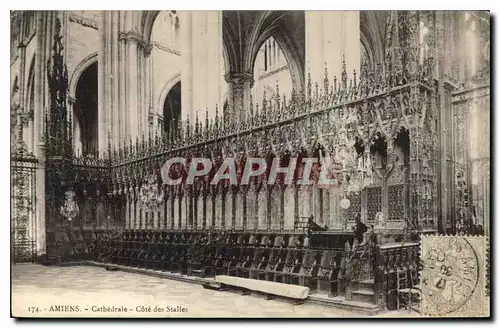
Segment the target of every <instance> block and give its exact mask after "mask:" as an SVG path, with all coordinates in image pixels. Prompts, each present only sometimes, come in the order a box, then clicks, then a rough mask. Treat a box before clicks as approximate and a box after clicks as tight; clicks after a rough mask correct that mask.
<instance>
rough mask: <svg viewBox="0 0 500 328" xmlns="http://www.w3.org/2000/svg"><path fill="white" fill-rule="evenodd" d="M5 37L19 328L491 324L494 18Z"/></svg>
mask: <svg viewBox="0 0 500 328" xmlns="http://www.w3.org/2000/svg"><path fill="white" fill-rule="evenodd" d="M10 19H11V39H10V42H11V44H10V70H11V79H10V81H11V86H10V87H11V91H10V96H11V105H10V106H11V107H10V113H11V125H10V127H11V160H10V163H11V196H10V197H11V198H10V200H11V285H12V292H11V316H12V317H15V318H55V317H57V318H136V317H142V318H319V317H321V318H362V317H363V318H366V317H368V318H373V319H376V318H402V317H407V318H420V317H426V318H429V317H431V318H449V317H474V318H485V317H490V283H489V281H490V276H489V275H490V246H489V245H490V213H491V212H490V208H491V206H490V193H491V190H490V186H491V181H490V29H491V27H490V13H489V12H487V11H391V10H385V11H290V10H282V11H269V10H262V11H242V10H240V11H224V10H220V11H178V10H163V11H120V10H116V11H19V10H14V11H11V13H10Z"/></svg>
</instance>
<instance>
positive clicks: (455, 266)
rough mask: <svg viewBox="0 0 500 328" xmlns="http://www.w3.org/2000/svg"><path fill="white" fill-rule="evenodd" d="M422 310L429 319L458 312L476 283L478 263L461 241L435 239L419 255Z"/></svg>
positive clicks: (473, 251) (460, 238)
mask: <svg viewBox="0 0 500 328" xmlns="http://www.w3.org/2000/svg"><path fill="white" fill-rule="evenodd" d="M422 261H423V268H422V271H421V276H420V278H421V281H422V285H421V286H422V306H423V309H422V310H423V311H424V312H425V313H426V314H429V315H440V314H448V313H452V312H455V311H457V310H459V309H460V308H461V307H462V306H463V305H464V304H466V303H467V301H468V300H469V299H470V298H471V296H472V295H473V293H474V290H475V289H476V286H477V284H478V281H479V260H478V257H477V254H476V251H475V250H474V248H473V247H472V245H471V244H470V243H469V242H468V241H467V239H465V238H463V237H446V238H442V239H441V238H440V239H435V240H433V242H432V245H429V247H428V248H427V249H425V250H424V254H422Z"/></svg>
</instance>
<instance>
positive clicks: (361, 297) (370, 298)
mask: <svg viewBox="0 0 500 328" xmlns="http://www.w3.org/2000/svg"><path fill="white" fill-rule="evenodd" d="M352 300H353V301H356V302H365V303H370V304H373V305H375V306H376V302H375V292H373V290H363V289H360V290H355V291H353V292H352Z"/></svg>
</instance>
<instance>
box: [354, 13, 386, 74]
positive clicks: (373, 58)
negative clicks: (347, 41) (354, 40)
mask: <svg viewBox="0 0 500 328" xmlns="http://www.w3.org/2000/svg"><path fill="white" fill-rule="evenodd" d="M359 16H360V17H359V19H360V24H359V25H360V26H359V28H360V39H361V43H362V44H363V45H364V46H365V49H366V51H367V53H368V56H369V58H370V62H371V64H372V65H374V64H383V62H384V41H383V40H384V38H383V36H384V32H385V31H384V26H385V19H386V16H387V13H386V12H384V11H380V12H372V11H361V12H360V13H359Z"/></svg>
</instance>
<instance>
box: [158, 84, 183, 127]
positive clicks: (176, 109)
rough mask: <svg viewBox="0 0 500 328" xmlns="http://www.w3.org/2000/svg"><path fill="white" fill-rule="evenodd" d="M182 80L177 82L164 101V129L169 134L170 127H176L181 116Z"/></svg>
mask: <svg viewBox="0 0 500 328" xmlns="http://www.w3.org/2000/svg"><path fill="white" fill-rule="evenodd" d="M181 92H182V90H181V81H178V82H177V83H175V84H174V85H173V86H172V87H171V88H170V90H169V91H168V94H167V96H166V98H165V101H164V103H163V129H162V130H163V131H164V132H165V133H167V134H169V133H170V132H171V131H170V129H171V128H173V129H176V128H177V125H178V123H179V119H180V118H181V110H182V106H181Z"/></svg>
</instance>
